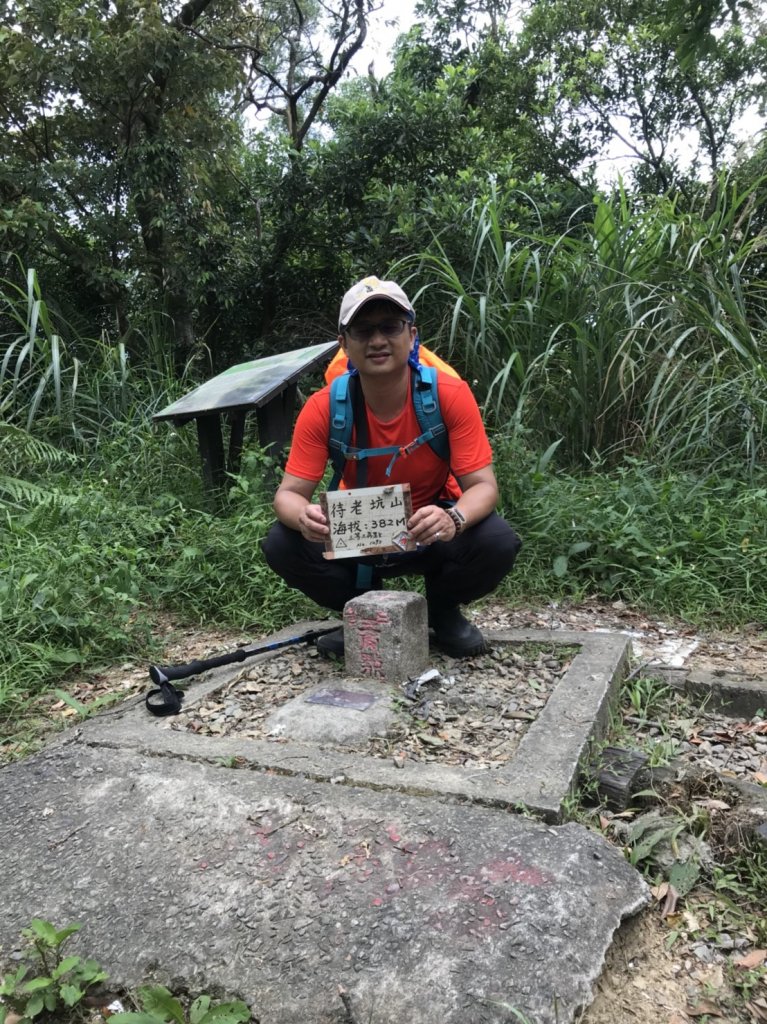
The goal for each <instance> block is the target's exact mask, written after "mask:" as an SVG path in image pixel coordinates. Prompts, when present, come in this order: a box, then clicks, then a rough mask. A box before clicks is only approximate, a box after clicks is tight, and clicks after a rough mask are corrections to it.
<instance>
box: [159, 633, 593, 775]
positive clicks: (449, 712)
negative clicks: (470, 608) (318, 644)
mask: <svg viewBox="0 0 767 1024" xmlns="http://www.w3.org/2000/svg"><path fill="white" fill-rule="evenodd" d="M577 650H578V649H577V648H576V647H564V646H562V645H546V647H545V648H541V647H540V646H535V645H529V644H526V645H516V644H507V643H503V644H495V645H492V646H491V649H490V651H489V652H488V653H487V654H486V655H483V656H482V657H479V658H472V659H466V660H462V661H456V660H454V659H452V658H447V657H445V656H442V655H439V654H437V653H435V654H434V655H433V657H432V667H433V668H434V669H436V670H437V673H438V677H437V679H435V680H434V681H433V682H426V683H423V684H422V685H421V686H420V687H418V688H417V692H414V691H415V690H416V687H414V686H413V685H412V681H411V682H409V683H408V684H405V685H403V686H402V687H401V695H400V696H397V697H396V698H395V704H396V706H397V709H398V712H399V713H398V715H397V717H396V720H395V724H394V725H393V726H392V727H391V728H390V729H389V730H388V732H387V734H386V735H385V736H383V737H375V738H372V739H370V740H367V741H365V742H364V744H361V745H360V746H357V747H349V746H345V747H344V749H345V750H347V751H348V750H356V751H357V752H360V753H363V754H366V755H368V756H371V757H380V758H390V759H394V763H395V764H401V763H404V761H405V760H406V759H409V760H416V761H436V762H440V763H444V764H452V765H466V766H467V767H473V768H474V767H476V768H480V767H481V768H493V767H500V766H501V765H503V764H505V763H506V762H507V761H508V760H509V759H510V758H511V757H512V756H513V754H514V751H515V750H516V748H517V746H518V744H519V742H520V740H521V738H522V736H523V735H524V733H525V732H526V731H527V729H528V728H529V726H530V723H531V722H533V721H535V719H536V718H537V717H538V715H539V714H540V712H541V711H542V709H543V708H544V707H545V705H546V701H547V700H548V698H549V695H550V693H551V691H552V690H553V688H554V686H555V685H556V684H557V683H558V682H559V680H560V679H561V678H562V676H564V675H565V673H566V672H567V670H568V668H569V666H570V662H571V660H572V658H573V656H574V655H575V654H576V653H577ZM341 670H342V666H341V665H339V664H338V663H336V662H333V661H329V660H327V659H325V658H322V657H320V656H319V654H318V652H317V651H316V650H314V649H311V648H287V649H286V650H285V651H284V652H281V653H280V654H279V655H277V656H276V657H274V658H272V659H270V660H269V661H263V662H259V663H257V664H255V665H253V666H252V667H250V668H246V669H244V670H243V671H242V672H241V673H240V674H239V675H238V677H237V678H236V679H235V680H233V681H232V682H230V683H229V684H227V686H226V687H224V688H222V689H221V690H219V691H217V692H216V693H213V694H209V695H208V696H207V697H206V698H205V700H204V701H203V702H201V703H200V704H199V705H197V706H191V707H188V708H186V709H185V710H184V712H183V713H182V714H180V715H178V716H177V717H175V718H174V719H173V722H172V725H171V728H173V729H181V730H187V731H191V732H194V733H197V734H199V735H206V736H229V737H231V736H242V737H243V738H246V739H266V740H272V741H273V742H280V741H281V739H280V738H275V737H271V736H269V735H268V734H267V733H266V732H265V730H264V721H265V719H266V718H267V717H268V716H269V715H270V714H271V713H272V712H273V711H275V710H276V709H277V708H279V707H281V706H282V705H284V704H285V703H286V702H287V701H290V700H293V699H295V698H297V697H300V696H301V695H302V694H304V693H307V694H308V692H309V691H313V690H315V689H317V688H318V687H323V688H327V689H343V687H344V685H345V684H348V683H349V679H348V677H346V676H344V675H343V673H342V671H341ZM435 674H436V673H435ZM357 682H358V681H357ZM364 682H365V683H366V685H367V686H368V687H369V688H371V689H373V688H375V686H377V685H378V684H377V683H376V682H375V681H373V680H365V681H364Z"/></svg>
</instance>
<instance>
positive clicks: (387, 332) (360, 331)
mask: <svg viewBox="0 0 767 1024" xmlns="http://www.w3.org/2000/svg"><path fill="white" fill-rule="evenodd" d="M407 324H408V321H407V320H399V319H397V320H382V321H381V322H380V323H378V324H360V325H359V326H358V327H357V326H352V327H347V328H346V333H347V334H348V335H349V337H350V338H351V339H352V341H361V342H366V341H371V340H372V339H373V338H374V337H375V335H376V334H377V333H378V331H380V332H381V334H383V336H384V338H389V339H391V338H398V337H399V336H400V334H402V332H403V331H404V330H405V327H406V326H407Z"/></svg>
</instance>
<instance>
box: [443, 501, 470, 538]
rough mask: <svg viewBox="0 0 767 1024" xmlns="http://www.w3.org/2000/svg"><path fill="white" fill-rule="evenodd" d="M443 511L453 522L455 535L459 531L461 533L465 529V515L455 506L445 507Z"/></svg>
mask: <svg viewBox="0 0 767 1024" xmlns="http://www.w3.org/2000/svg"><path fill="white" fill-rule="evenodd" d="M445 511H446V512H447V514H448V515H449V516H450V518H451V519H452V520H453V522H454V523H455V535H456V537H457V536H458V534H459V533H463V531H464V530H465V529H466V516H465V515H464V514H463V512H459V511H458V509H457V508H455V507H453V508H446V509H445Z"/></svg>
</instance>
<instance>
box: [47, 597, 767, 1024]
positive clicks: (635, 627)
mask: <svg viewBox="0 0 767 1024" xmlns="http://www.w3.org/2000/svg"><path fill="white" fill-rule="evenodd" d="M474 617H475V621H476V622H477V624H478V625H479V626H480V627H481V628H485V629H503V628H514V629H524V628H530V629H532V628H534V629H552V630H557V629H564V630H584V631H590V630H599V631H619V632H623V633H626V634H628V635H629V636H630V637H631V640H632V647H633V652H634V661H635V665H638V664H645V665H659V666H664V667H673V668H682V669H688V670H691V669H693V668H696V669H707V670H710V671H717V670H719V671H725V672H728V673H729V672H737V673H738V674H739V675H742V676H744V677H746V678H751V679H767V631H766V630H765V626H764V625H763V624H757V623H754V624H752V625H749V626H747V627H745V628H743V629H742V630H739V631H737V632H727V631H725V630H721V631H716V630H710V631H700V630H697V629H696V628H695V627H693V626H691V625H690V624H688V623H684V622H675V621H668V620H664V621H660V620H658V619H653V618H650V617H648V616H647V615H646V614H644V613H642V612H640V611H636V610H635V609H632V608H629V607H627V606H625V605H624V604H623V603H622V602H615V603H613V604H608V603H600V602H596V601H592V602H587V603H581V604H577V605H564V606H558V605H549V606H543V607H538V608H528V609H519V608H509V607H508V606H505V605H502V604H489V605H485V606H484V607H482V608H481V609H479V610H477V611H476V612H475V613H474ZM159 632H160V636H161V638H162V641H163V646H164V655H163V661H164V663H166V664H173V663H178V662H185V661H189V660H191V659H192V658H202V657H206V656H210V655H212V654H216V653H220V652H221V651H226V650H230V649H232V648H233V647H234V646H235V645H238V644H242V643H245V642H254V641H256V640H258V639H259V637H260V635H261V634H259V632H258V630H257V627H255V626H254V628H253V629H252V630H251V631H248V632H243V631H236V632H235V631H229V630H219V629H211V628H200V627H197V628H190V627H184V626H181V625H179V624H178V623H175V622H172V621H170V620H166V621H164V622H162V623H160V624H159ZM146 685H147V676H146V666H143V665H137V664H132V663H126V664H124V665H122V666H120V667H119V668H118V669H115V668H114V667H110V668H109V669H105V670H104V672H103V674H102V673H95V674H92V675H91V676H90V677H89V678H88V679H87V680H83V681H82V684H81V687H75V689H74V691H73V692H74V695H75V696H76V697H77V699H78V700H81V701H83V702H85V703H88V698H89V696H90V698H91V699H92V698H93V696H96V697H97V696H98V695H99V693H104V692H105V691H106V690H111V691H114V689H115V688H117V689H120V690H122V691H124V692H125V694H126V696H130V695H132V694H137V693H141V692H143V691H144V690H145V689H146ZM88 691H90V693H89V692H88ZM49 711H52V712H53V713H54V714H59V715H62V716H64V717H67V716H70V715H71V716H74V715H75V714H76V712H75V711H74V710H73V709H72V708H71V707H68V706H66V705H65V704H64V702H61V701H60V702H59V703H58V704H57V705H54V707H53V708H51V709H49ZM765 901H767V893H766V894H765ZM661 903H662V901H661V900H660V899H659V900H658V901H657V902H655V903H654V904H653V905H652V906H651V907H650V908H649V909H648V910H646V911H645V912H644V913H643V914H640V915H639V916H638V917H636V918H635V919H633V920H631V921H629V922H626V923H625V924H624V925H623V926H622V927H621V929H620V930H619V932H618V933H617V935H616V938H615V941H614V943H613V945H612V947H611V949H610V950H609V952H608V956H607V959H606V964H605V968H604V971H603V973H602V976H601V978H600V980H599V983H598V985H597V988H596V994H595V998H594V1001H593V1003H592V1004H591V1005H590V1006H589V1007H588V1008H587V1009H586V1010H585V1011H584V1012H583V1014H582V1016H581V1017H580V1019H579V1024H691V1022H698V1024H706V1022H718V1024H721V1022H726V1024H740V1022H742V1024H764V1022H767V985H765V980H764V977H762V978H761V980H758V981H757V982H756V984H755V987H754V989H753V991H752V992H751V993H749V995H748V997H747V998H745V999H743V998H741V999H736V998H734V995H733V989H732V986H731V984H730V976H731V975H732V973H733V971H735V974H736V976H737V971H738V970H739V969H740V968H738V967H737V966H734V965H735V964H736V963H737V961H738V960H742V959H743V958H744V957H747V958H750V962H753V963H754V964H755V966H756V968H757V971H760V970H762V966H763V964H764V962H765V960H767V952H765V951H764V950H759V949H756V950H755V949H754V944H755V942H756V936H755V935H753V934H752V935H751V936H748V935H745V936H743V935H741V936H735V937H734V938H735V939H736V940H737V941H736V944H735V945H734V947H729V948H728V946H727V944H726V943H725V942H724V939H722V944H721V945H720V946H718V945H717V943H716V942H714V943H713V944H711V943H709V947H706V945H705V944H701V943H700V942H698V941H697V939H698V937H699V936H701V935H703V934H704V932H706V929H705V922H700V921H695V919H694V915H693V914H692V913H690V912H689V911H687V910H685V909H684V907H681V908H680V913H679V914H677V915H672V917H671V919H669V918H668V917H667V918H663V917H662V915H661ZM764 906H765V903H763V904H762V907H761V908H757V907H754V912H755V914H757V915H758V914H759V913H760V910H761V911H763V909H764ZM680 920H681V924H680V923H679V922H680ZM675 921H676V922H677V923H676V929H677V932H678V938H676V939H675V941H674V942H673V943H670V939H671V938H673V936H672V935H671V932H672V928H674V927H675V924H674V922H675ZM696 929H698V930H697V931H696ZM708 932H709V933H710V928H709V929H708ZM669 947H670V948H669ZM707 948H708V951H707ZM760 953H762V954H763V956H762V958H761V960H760V958H759V954H760ZM745 969H746V968H743V970H745Z"/></svg>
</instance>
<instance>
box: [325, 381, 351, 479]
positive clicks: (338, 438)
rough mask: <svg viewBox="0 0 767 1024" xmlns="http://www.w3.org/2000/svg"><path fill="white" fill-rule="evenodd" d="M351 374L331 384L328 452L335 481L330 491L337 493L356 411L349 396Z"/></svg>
mask: <svg viewBox="0 0 767 1024" xmlns="http://www.w3.org/2000/svg"><path fill="white" fill-rule="evenodd" d="M350 378H351V374H349V373H342V374H341V376H340V377H336V378H334V379H333V380H332V381H331V382H330V436H329V438H328V451H329V453H330V461H331V463H332V464H333V479H332V480H331V481H330V485H329V490H331V491H335V490H336V489H337V488H338V485H339V483H340V482H341V477H342V476H343V473H344V466H345V465H346V455H345V451H346V448H347V446H348V444H349V441H350V440H351V436H352V424H353V422H354V410H353V408H352V398H351V395H350V394H349V380H350Z"/></svg>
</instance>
